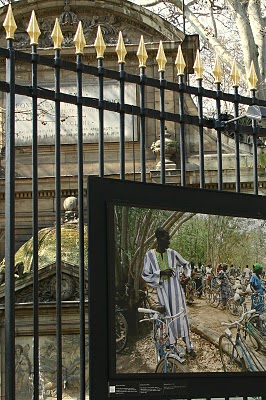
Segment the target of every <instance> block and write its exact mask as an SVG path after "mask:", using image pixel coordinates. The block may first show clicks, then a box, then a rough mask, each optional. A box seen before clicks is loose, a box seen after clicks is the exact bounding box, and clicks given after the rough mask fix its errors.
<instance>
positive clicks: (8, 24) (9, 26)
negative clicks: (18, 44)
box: [3, 4, 17, 39]
mask: <svg viewBox="0 0 266 400" xmlns="http://www.w3.org/2000/svg"><path fill="white" fill-rule="evenodd" d="M3 27H4V28H5V30H6V39H14V33H15V31H16V29H17V24H16V21H15V18H14V15H13V11H12V7H11V4H9V6H8V9H7V14H6V18H5V20H4V23H3Z"/></svg>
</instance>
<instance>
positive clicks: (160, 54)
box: [156, 40, 167, 72]
mask: <svg viewBox="0 0 266 400" xmlns="http://www.w3.org/2000/svg"><path fill="white" fill-rule="evenodd" d="M156 61H157V63H158V66H159V70H158V71H159V72H164V71H165V64H166V63H167V58H166V56H165V52H164V48H163V42H162V41H161V40H160V44H159V49H158V53H157V56H156Z"/></svg>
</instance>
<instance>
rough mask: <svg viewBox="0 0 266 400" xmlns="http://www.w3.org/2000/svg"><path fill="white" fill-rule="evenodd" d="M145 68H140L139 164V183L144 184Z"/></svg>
mask: <svg viewBox="0 0 266 400" xmlns="http://www.w3.org/2000/svg"><path fill="white" fill-rule="evenodd" d="M145 82H146V75H145V68H144V67H141V68H140V162H141V182H146V154H145V151H146V129H145V123H146V117H145Z"/></svg>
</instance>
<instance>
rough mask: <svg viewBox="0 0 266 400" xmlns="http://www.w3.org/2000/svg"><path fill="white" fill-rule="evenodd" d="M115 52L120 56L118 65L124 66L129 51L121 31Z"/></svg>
mask: <svg viewBox="0 0 266 400" xmlns="http://www.w3.org/2000/svg"><path fill="white" fill-rule="evenodd" d="M115 51H116V54H117V56H118V64H124V63H125V57H126V55H127V51H126V47H125V44H124V40H123V35H122V32H121V31H120V32H119V35H118V42H117V45H116V49H115Z"/></svg>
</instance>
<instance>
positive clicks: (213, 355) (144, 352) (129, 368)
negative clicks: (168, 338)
mask: <svg viewBox="0 0 266 400" xmlns="http://www.w3.org/2000/svg"><path fill="white" fill-rule="evenodd" d="M187 310H188V315H189V322H190V327H191V338H192V342H193V346H194V350H195V352H196V354H197V357H196V359H195V360H192V359H191V358H189V357H188V356H186V357H187V361H186V364H187V368H188V371H190V372H223V369H222V364H221V359H220V355H219V350H218V347H217V343H218V339H219V336H220V335H221V334H222V333H223V332H224V330H225V329H226V327H224V326H222V325H221V322H230V319H231V320H232V318H229V317H228V315H227V312H226V310H222V309H221V308H220V307H218V308H213V307H211V306H210V305H209V304H207V302H206V300H205V299H204V298H200V299H198V298H196V299H195V301H194V303H193V304H192V305H188V306H187ZM233 318H234V317H233ZM144 324H149V322H147V323H146V322H144ZM150 326H151V324H150ZM206 338H208V340H207V339H206ZM209 338H211V340H212V342H213V343H211V342H210V340H209ZM215 343H216V345H215ZM180 344H181V346H182V347H184V343H183V342H182V341H181V342H180ZM116 365H117V372H118V373H136V372H139V373H140V372H154V371H155V367H156V362H155V351H154V345H153V341H152V338H151V333H150V332H149V329H148V328H147V327H146V328H145V329H144V328H143V331H142V332H140V334H139V336H138V337H130V338H129V341H128V345H127V347H126V348H125V349H124V350H123V351H122V352H121V353H119V354H117V364H116Z"/></svg>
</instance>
